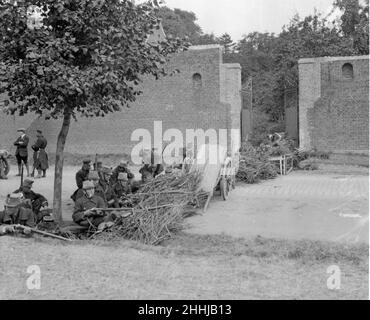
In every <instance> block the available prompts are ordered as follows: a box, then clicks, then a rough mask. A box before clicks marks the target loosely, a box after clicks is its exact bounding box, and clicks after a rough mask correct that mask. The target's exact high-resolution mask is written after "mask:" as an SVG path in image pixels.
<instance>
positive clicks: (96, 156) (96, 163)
mask: <svg viewBox="0 0 370 320" xmlns="http://www.w3.org/2000/svg"><path fill="white" fill-rule="evenodd" d="M95 171H98V154H97V153H95Z"/></svg>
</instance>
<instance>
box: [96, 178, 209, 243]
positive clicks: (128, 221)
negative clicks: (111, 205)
mask: <svg viewBox="0 0 370 320" xmlns="http://www.w3.org/2000/svg"><path fill="white" fill-rule="evenodd" d="M201 178H202V177H201V174H200V173H199V172H195V171H194V172H190V173H182V172H181V171H174V172H173V173H170V174H166V175H163V176H158V177H156V178H155V179H153V180H150V181H149V182H147V183H146V184H144V185H142V186H141V187H140V189H139V190H138V192H137V193H135V194H129V195H127V196H126V201H125V206H126V207H127V208H128V209H130V210H131V211H132V214H131V215H129V216H127V217H124V218H118V219H116V220H115V223H114V225H113V227H111V228H109V229H107V230H105V231H103V232H99V234H97V235H96V236H95V238H99V239H104V240H113V239H116V238H124V239H128V240H134V241H139V242H141V243H144V244H150V245H156V244H159V243H160V242H162V241H163V240H165V239H168V238H169V237H171V235H172V234H173V233H176V232H178V231H179V230H181V229H183V227H184V218H185V217H187V216H188V215H191V214H194V213H195V211H196V208H197V207H200V206H202V203H201V201H200V199H202V198H203V197H202V195H203V192H201V191H200V190H199V186H200V182H201Z"/></svg>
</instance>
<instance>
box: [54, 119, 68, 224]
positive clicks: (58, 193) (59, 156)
mask: <svg viewBox="0 0 370 320" xmlns="http://www.w3.org/2000/svg"><path fill="white" fill-rule="evenodd" d="M70 123H71V113H70V112H65V113H64V118H63V124H62V128H61V129H60V132H59V135H58V141H57V150H56V155H55V175H54V201H53V208H54V209H53V213H54V218H55V219H56V221H57V222H59V223H61V222H62V221H63V216H62V178H63V161H64V155H63V152H64V145H65V143H66V140H67V135H68V131H69V125H70Z"/></svg>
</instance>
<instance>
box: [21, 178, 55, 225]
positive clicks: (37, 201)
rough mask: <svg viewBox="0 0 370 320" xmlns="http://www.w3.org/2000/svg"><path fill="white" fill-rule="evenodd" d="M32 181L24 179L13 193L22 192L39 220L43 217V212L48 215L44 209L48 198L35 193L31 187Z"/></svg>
mask: <svg viewBox="0 0 370 320" xmlns="http://www.w3.org/2000/svg"><path fill="white" fill-rule="evenodd" d="M33 183H34V181H33V180H30V179H25V180H24V181H23V185H22V186H21V187H20V188H19V189H17V190H15V191H14V193H22V194H23V197H24V198H25V199H28V200H30V203H31V209H32V211H33V213H34V214H35V216H36V220H37V222H39V221H41V220H42V218H43V215H44V214H43V212H45V215H49V213H48V212H47V210H43V209H46V208H47V207H48V205H49V204H48V200H47V199H46V198H45V197H44V196H43V195H42V194H39V193H35V192H34V191H33V190H31V189H32V186H33ZM46 212H47V213H46Z"/></svg>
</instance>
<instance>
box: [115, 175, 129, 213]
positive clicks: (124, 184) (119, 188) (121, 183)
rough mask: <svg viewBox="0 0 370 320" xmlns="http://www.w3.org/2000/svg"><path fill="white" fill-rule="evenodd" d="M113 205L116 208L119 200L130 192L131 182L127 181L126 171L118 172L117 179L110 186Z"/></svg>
mask: <svg viewBox="0 0 370 320" xmlns="http://www.w3.org/2000/svg"><path fill="white" fill-rule="evenodd" d="M112 190H113V193H114V198H115V200H116V201H115V207H116V208H118V207H119V206H120V205H119V204H120V200H121V199H122V198H123V197H124V196H125V195H127V194H129V193H132V188H131V183H130V182H129V181H128V177H127V174H126V173H120V174H119V175H118V181H117V182H116V183H115V184H114V186H113V187H112Z"/></svg>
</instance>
